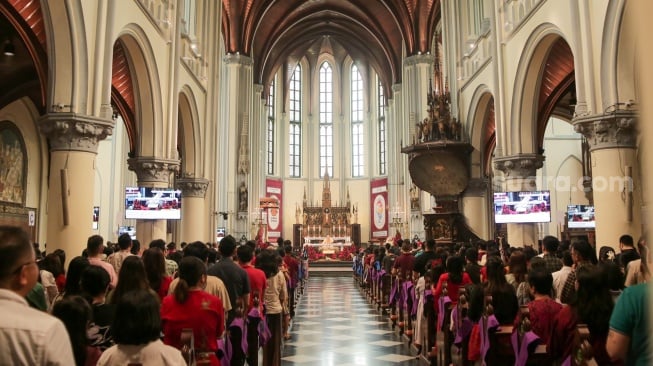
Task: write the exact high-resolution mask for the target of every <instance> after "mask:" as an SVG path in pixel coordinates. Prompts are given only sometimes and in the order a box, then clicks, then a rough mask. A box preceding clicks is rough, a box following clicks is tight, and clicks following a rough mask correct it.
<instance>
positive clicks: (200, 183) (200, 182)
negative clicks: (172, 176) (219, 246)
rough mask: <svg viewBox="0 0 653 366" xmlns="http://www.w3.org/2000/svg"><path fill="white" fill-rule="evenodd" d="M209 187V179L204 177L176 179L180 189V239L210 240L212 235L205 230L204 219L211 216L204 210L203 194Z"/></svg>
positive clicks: (188, 240) (190, 240) (189, 240)
mask: <svg viewBox="0 0 653 366" xmlns="http://www.w3.org/2000/svg"><path fill="white" fill-rule="evenodd" d="M208 187H209V180H208V179H204V178H190V177H189V178H180V179H177V188H179V189H181V197H182V199H181V201H182V206H181V237H180V240H182V241H186V242H189V243H190V242H192V241H195V240H201V241H204V242H207V241H208V242H212V241H213V240H214V239H213V236H211V235H208V234H209V233H207V232H206V220H207V218H209V217H213V216H211V215H209V214H208V212H206V209H205V203H204V196H205V195H206V189H207V188H208Z"/></svg>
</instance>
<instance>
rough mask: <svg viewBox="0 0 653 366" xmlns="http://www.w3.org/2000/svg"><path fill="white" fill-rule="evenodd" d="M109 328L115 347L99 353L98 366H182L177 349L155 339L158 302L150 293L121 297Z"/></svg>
mask: <svg viewBox="0 0 653 366" xmlns="http://www.w3.org/2000/svg"><path fill="white" fill-rule="evenodd" d="M111 327H112V329H113V340H114V341H115V342H116V345H115V346H112V347H110V348H108V349H107V350H106V351H104V352H103V353H102V356H100V360H99V361H98V363H97V364H98V366H104V365H129V364H139V365H142V366H150V365H151V366H155V365H156V366H158V365H185V364H186V361H185V360H184V358H183V357H182V355H181V352H180V351H179V350H178V349H175V348H173V347H170V346H166V345H165V344H163V342H161V340H160V339H159V337H160V335H161V317H160V315H159V299H158V297H157V296H156V294H152V293H151V292H150V291H147V290H132V291H129V292H127V293H125V294H124V295H123V296H122V297H121V298H120V301H119V302H118V303H117V304H116V317H115V321H114V322H113V324H112V326H111Z"/></svg>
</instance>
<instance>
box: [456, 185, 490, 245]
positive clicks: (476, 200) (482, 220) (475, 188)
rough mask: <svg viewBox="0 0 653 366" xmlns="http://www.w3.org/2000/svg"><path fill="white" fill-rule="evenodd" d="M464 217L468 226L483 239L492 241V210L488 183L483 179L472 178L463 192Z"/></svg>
mask: <svg viewBox="0 0 653 366" xmlns="http://www.w3.org/2000/svg"><path fill="white" fill-rule="evenodd" d="M462 201H463V215H464V216H465V219H466V220H467V225H468V226H469V228H470V229H472V231H473V232H474V234H476V235H478V237H480V238H481V239H485V240H487V239H490V238H491V236H492V234H491V233H492V231H491V230H490V223H491V222H492V220H491V216H490V215H492V214H493V212H492V209H491V208H489V206H488V202H489V201H488V181H487V179H483V178H472V179H471V180H470V181H469V183H468V184H467V188H466V189H465V191H464V192H463V198H462Z"/></svg>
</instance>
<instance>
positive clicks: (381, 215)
mask: <svg viewBox="0 0 653 366" xmlns="http://www.w3.org/2000/svg"><path fill="white" fill-rule="evenodd" d="M370 212H371V214H370V218H371V220H370V230H371V237H372V239H379V240H385V238H387V237H388V178H379V179H374V180H372V181H371V182H370Z"/></svg>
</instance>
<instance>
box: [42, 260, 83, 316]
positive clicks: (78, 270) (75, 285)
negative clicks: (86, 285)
mask: <svg viewBox="0 0 653 366" xmlns="http://www.w3.org/2000/svg"><path fill="white" fill-rule="evenodd" d="M90 265H91V264H90V263H89V262H88V259H86V258H84V257H75V258H73V259H72V260H71V261H70V264H68V276H67V279H66V284H65V286H64V288H63V292H59V295H58V296H57V297H56V298H55V299H54V301H52V304H51V307H50V310H52V307H53V306H54V304H56V303H57V302H59V301H61V300H62V299H64V298H66V297H68V296H73V295H81V294H82V289H81V287H80V280H81V277H82V272H84V270H85V269H86V268H87V267H88V266H90Z"/></svg>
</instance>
